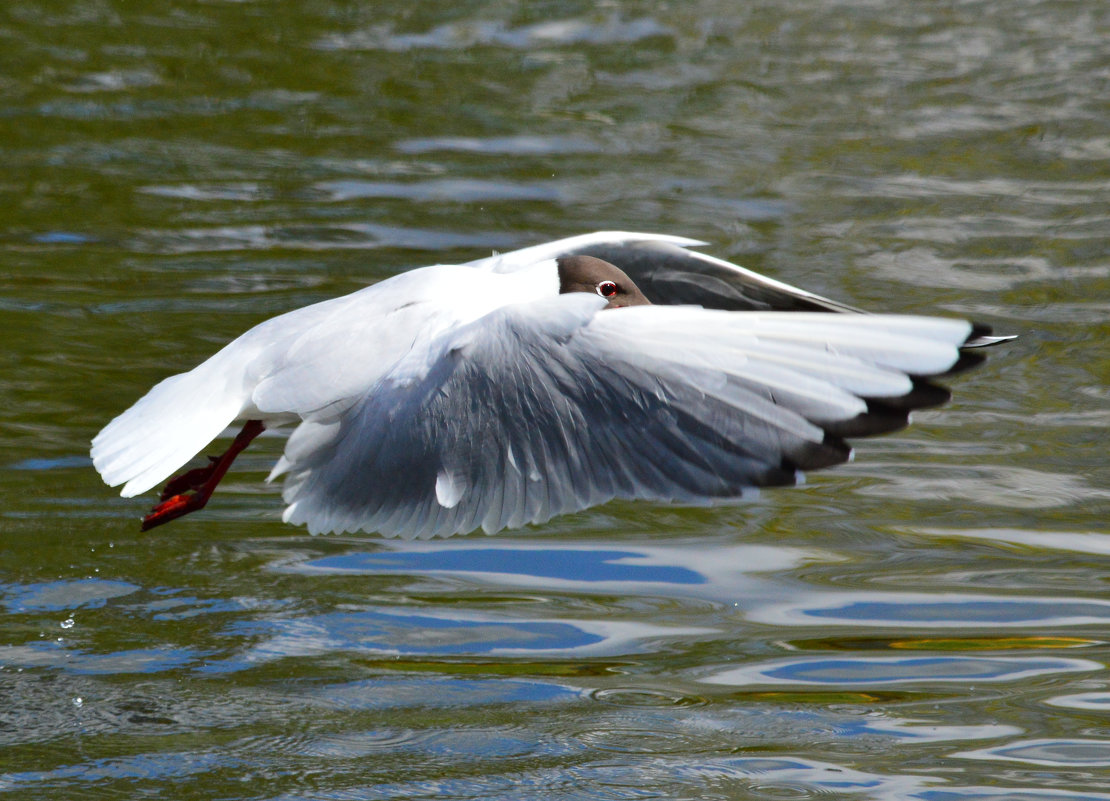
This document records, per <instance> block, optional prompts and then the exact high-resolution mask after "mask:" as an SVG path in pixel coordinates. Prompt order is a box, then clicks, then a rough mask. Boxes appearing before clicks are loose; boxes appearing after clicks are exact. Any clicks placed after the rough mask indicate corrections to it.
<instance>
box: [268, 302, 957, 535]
mask: <svg viewBox="0 0 1110 801" xmlns="http://www.w3.org/2000/svg"><path fill="white" fill-rule="evenodd" d="M603 306H604V301H603V300H602V299H600V298H596V297H593V296H590V295H587V294H567V295H562V296H559V297H558V298H555V299H552V300H546V301H542V302H531V303H522V304H516V305H512V306H507V307H504V308H502V309H499V310H497V311H495V312H493V313H491V314H489V315H487V316H486V317H483V318H482V319H480V320H478V321H476V322H474V323H472V324H470V325H467V326H463V327H461V328H459V329H457V330H456V331H455V332H453V333H451V334H448V335H444V336H442V337H440V338H438V339H437V340H435V341H434V342H433V343H430V345H429V346H428V347H427V348H425V349H423V350H420V351H415V352H414V353H413V354H411V355H410V356H409V357H408V358H407V359H405V360H404V361H403V362H402V363H400V364H398V366H397V368H396V369H395V370H394V371H393V372H391V373H390V374H389V375H388V376H386V377H385V378H384V379H383V380H381V381H380V382H379V383H378V384H377V385H376V386H375V387H373V388H372V389H371V390H370V392H369V393H368V394H366V395H365V396H364V397H362V398H361V399H360V400H359V401H358V402H357V403H355V404H354V405H353V406H352V407H350V408H349V409H347V410H345V411H343V412H342V413H341V414H339V415H338V416H336V417H334V418H331V419H323V418H322V419H319V420H314V419H311V418H310V419H309V420H308V421H307V422H306V423H305V424H303V426H302V428H301V429H298V431H296V432H294V434H293V436H292V437H291V438H290V441H289V444H288V446H287V449H286V454H285V459H284V460H283V467H284V468H287V469H288V473H289V475H288V478H287V481H286V485H285V492H284V495H285V500H286V502H287V503H288V508H287V509H286V512H285V519H286V520H287V521H289V522H293V523H304V524H307V525H308V526H309V528H310V530H312V531H313V532H339V531H356V530H365V531H378V532H381V533H383V534H386V535H391V536H394V535H399V536H406V537H412V536H419V537H428V536H437V535H438V536H446V535H450V534H454V533H460V532H467V531H472V530H474V529H476V528H483V529H485V530H486V531H487V532H493V531H497V530H500V529H502V528H504V527H506V526H520V525H523V524H525V523H530V522H533V523H534V522H542V521H544V520H547V519H549V518H551V517H553V516H555V515H557V514H561V513H565V512H570V511H576V510H579V509H584V508H586V507H588V506H592V505H594V504H598V503H602V502H604V501H607V500H609V499H612V498H640V499H652V500H675V501H680V502H686V503H711V502H714V501H719V500H722V499H730V498H735V497H737V496H739V495H741V494H742V493H743V491H744V489H745V488H749V487H753V486H764V485H771V484H785V483H793V481H794V480H795V479H796V475H797V471H798V470H804V469H815V468H819V467H825V466H828V465H831V464H836V463H839V462H842V461H844V460H846V459H847V458H848V456H849V455H850V449H849V448H848V446H847V445H846V444H845V443H844V442H843V441H842V440H841V439H840V438H839V437H838V436H836V434H835V433H830V432H833V431H836V430H837V426H844V425H847V424H848V423H849V422H850V421H853V420H856V419H859V418H861V417H865V416H866V415H867V414H868V410H869V401H867V400H864V398H897V397H899V396H902V395H906V394H907V393H910V392H912V391H913V388H914V380H913V379H911V378H910V377H909V375H908V374H914V375H928V374H933V373H940V372H943V371H944V370H945V369H947V368H948V367H949V366H951V364H952V363H953V362H954V361H955V360H956V359H957V357H958V353H957V348H958V347H959V345H960V344H961V343H962V342H963V340H964V339H965V338H966V337H967V335H968V331H969V330H970V326H969V325H968V324H967V323H964V322H962V321H958V320H937V319H934V318H909V317H879V316H864V315H837V314H825V315H822V314H812V315H793V314H767V315H759V314H735V313H727V312H717V311H707V310H703V309H698V308H687V307H666V308H663V307H637V308H627V309H616V310H608V311H605V312H604V313H602V312H601V309H602V307H603Z"/></svg>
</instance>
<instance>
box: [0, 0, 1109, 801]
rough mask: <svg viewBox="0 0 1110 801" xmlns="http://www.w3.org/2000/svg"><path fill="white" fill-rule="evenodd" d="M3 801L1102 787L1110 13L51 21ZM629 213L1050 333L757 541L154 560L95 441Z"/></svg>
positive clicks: (335, 12) (10, 625) (574, 8)
mask: <svg viewBox="0 0 1110 801" xmlns="http://www.w3.org/2000/svg"><path fill="white" fill-rule="evenodd" d="M0 36H2V37H3V39H2V40H3V42H4V50H3V52H4V54H5V56H6V59H5V61H4V63H5V69H4V70H3V71H0V73H2V74H0V100H2V102H0V155H2V156H3V158H2V159H0V207H2V208H3V210H4V213H3V215H2V216H0V263H2V265H3V267H2V268H0V330H3V332H4V335H5V347H4V348H3V349H0V436H2V437H3V444H4V455H3V458H2V459H0V498H3V503H2V504H0V535H2V537H3V560H2V561H0V631H2V633H3V636H2V637H0V744H2V745H3V748H2V749H0V796H3V797H4V798H16V799H22V798H27V799H39V798H51V799H66V798H81V799H86V798H89V797H105V798H128V799H132V798H142V797H159V798H163V797H173V798H180V799H191V798H197V799H212V798H252V799H253V798H257V799H283V801H284V800H286V799H288V800H289V801H292V799H308V798H312V799H364V798H398V799H401V798H404V799H412V798H437V799H440V798H483V799H489V798H494V799H497V798H504V799H517V798H553V799H573V798H584V799H585V798H588V799H604V798H650V797H662V798H697V799H707V798H722V799H733V798H771V797H774V798H782V797H802V798H805V797H815V796H825V795H828V796H833V797H838V798H868V799H872V798H873V799H891V800H892V801H893V800H898V801H901V800H902V799H920V801H969V800H972V799H983V800H984V801H986V800H987V799H1007V800H1008V801H1009V800H1011V799H1028V801H1048V799H1061V798H1066V799H1071V800H1072V801H1078V800H1080V799H1101V801H1110V790H1108V789H1107V788H1108V787H1110V784H1108V782H1107V776H1108V775H1110V773H1108V771H1107V767H1108V763H1110V745H1108V742H1110V729H1108V727H1107V723H1106V720H1107V719H1106V715H1107V712H1108V711H1110V689H1108V684H1107V677H1106V664H1107V662H1108V660H1110V648H1108V646H1107V641H1108V637H1107V631H1108V623H1110V620H1108V617H1110V599H1108V597H1107V592H1106V588H1107V586H1108V581H1110V563H1108V562H1107V558H1108V556H1110V531H1108V530H1107V525H1106V519H1107V517H1108V514H1110V503H1108V498H1110V495H1108V493H1110V463H1108V460H1107V456H1106V439H1107V430H1108V428H1110V390H1108V389H1107V387H1110V358H1108V351H1107V348H1106V344H1105V343H1106V342H1107V339H1108V336H1110V329H1108V326H1107V320H1108V319H1110V318H1108V311H1110V302H1108V301H1107V298H1110V257H1108V254H1110V238H1108V235H1107V231H1108V230H1110V227H1108V222H1110V201H1108V198H1110V194H1108V189H1110V167H1108V166H1107V165H1108V164H1110V136H1108V135H1107V126H1106V122H1107V106H1106V102H1105V97H1106V78H1107V71H1106V52H1107V51H1106V42H1107V41H1108V37H1110V16H1108V11H1107V10H1106V9H1104V8H1103V6H1102V5H1100V4H1098V3H1089V2H1078V1H1077V2H1051V3H1050V2H1047V0H1029V2H1023V3H1017V4H1015V3H1001V2H997V1H996V0H970V1H969V2H963V3H959V4H946V5H943V6H940V5H929V4H920V3H912V2H901V1H900V0H895V1H894V2H888V3H884V4H882V6H881V8H880V7H878V6H876V5H875V4H874V3H871V2H863V1H862V0H861V1H860V2H855V1H854V0H845V2H836V3H812V2H799V1H798V0H781V2H771V3H764V4H755V5H752V4H746V5H740V4H736V3H732V2H723V1H720V0H697V1H696V2H692V3H685V4H678V5H673V4H672V5H670V6H667V5H660V4H658V3H649V2H637V1H636V0H621V2H617V3H615V4H609V5H606V6H604V7H603V8H596V7H595V4H589V3H577V2H557V3H554V4H552V3H547V4H538V5H537V4H532V5H529V4H503V3H502V4H498V3H481V2H473V3H462V4H459V3H441V2H430V3H420V4H411V3H410V4H385V5H382V4H369V5H368V4H364V5H361V6H360V5H358V4H349V3H348V4H344V3H338V2H333V0H311V2H307V3H300V4H288V3H287V4H280V3H277V4H259V3H200V4H180V3H167V2H157V1H156V2H153V3H145V4H142V5H141V7H140V6H138V5H135V4H127V3H122V2H116V1H115V0H107V2H75V3H69V2H59V1H56V0H41V1H36V2H30V1H29V0H19V2H14V3H9V4H7V5H6V6H5V9H4V12H3V14H2V15H0ZM598 228H609V229H625V230H658V231H664V232H668V233H675V234H682V235H686V236H690V237H695V238H699V239H703V240H705V241H707V242H710V243H711V249H712V252H713V253H715V254H717V255H721V256H725V257H728V258H732V259H734V260H736V261H739V262H741V263H744V264H746V265H747V266H749V267H752V268H754V269H758V270H762V271H765V272H768V273H770V274H772V275H774V276H775V277H777V278H781V279H783V280H786V281H790V282H794V283H799V284H802V285H804V286H806V287H808V288H810V289H813V290H814V291H817V292H820V293H822V294H827V295H831V296H833V297H836V298H839V299H842V300H845V301H847V302H850V303H853V304H855V305H859V306H864V307H868V308H875V309H888V310H891V311H900V312H907V313H928V312H937V313H943V314H953V315H962V316H970V317H975V318H978V319H982V320H984V321H986V322H989V323H992V324H994V325H995V326H996V327H997V328H999V329H1003V330H1005V331H1007V332H1012V333H1017V334H1020V335H1021V338H1020V339H1019V340H1018V341H1017V342H1016V343H1014V344H1013V345H1011V346H1008V347H1007V348H1005V349H1003V350H1002V351H1001V352H999V353H996V354H994V356H993V358H992V359H991V360H990V361H989V362H988V364H987V365H986V366H985V367H984V368H981V369H979V370H978V371H976V372H974V373H971V374H968V375H966V376H962V377H959V378H957V379H955V380H954V381H953V387H954V390H955V400H954V402H953V403H952V404H950V405H949V406H947V407H946V408H943V409H940V410H936V411H929V412H923V413H920V414H918V415H916V416H915V420H914V426H913V427H911V428H910V429H908V430H907V431H905V432H901V433H898V434H895V435H892V436H889V437H885V438H883V439H880V440H876V441H873V442H866V443H862V444H861V445H860V447H859V449H858V451H857V457H856V460H855V462H854V463H853V464H850V465H846V466H844V467H842V468H839V469H837V470H836V471H831V472H829V473H827V474H818V475H813V476H810V477H809V479H808V484H807V485H806V486H804V487H801V488H798V489H795V490H788V491H781V492H778V491H772V492H766V493H764V494H763V495H762V496H761V497H759V498H758V499H755V500H752V501H750V502H747V503H744V504H740V505H736V506H725V507H720V508H716V509H673V508H667V507H663V506H654V505H651V504H623V503H614V504H609V505H607V506H605V507H602V508H600V509H594V510H591V511H588V512H585V513H582V514H578V515H572V516H568V517H565V518H560V519H557V520H554V521H551V522H550V523H549V524H546V525H545V526H541V527H535V528H530V529H525V530H523V531H519V532H512V533H510V534H508V535H506V536H500V537H496V538H485V537H482V536H476V537H467V538H457V539H453V540H448V541H436V542H420V543H404V542H392V541H381V540H379V539H377V538H374V537H370V536H367V537H344V538H339V537H336V538H312V537H308V536H306V535H304V533H303V532H301V531H298V530H295V529H290V528H288V527H284V526H282V525H281V524H280V523H279V522H278V519H277V516H278V510H279V500H278V495H277V489H276V488H275V487H272V486H267V485H265V484H263V483H262V481H261V479H262V477H263V476H264V475H265V472H266V470H268V467H269V464H270V463H271V462H272V459H273V458H274V457H275V456H276V454H277V453H278V452H279V450H280V447H281V440H280V438H276V437H271V438H265V439H263V440H261V441H260V442H258V443H257V445H258V447H257V449H255V448H253V447H252V452H249V453H248V454H246V456H245V458H244V459H243V460H242V463H241V465H237V470H236V472H235V473H233V475H232V476H230V477H229V480H228V482H227V485H226V488H224V491H223V492H222V495H218V496H217V498H216V499H215V500H214V501H213V503H212V504H211V506H210V508H209V509H207V510H206V511H205V512H204V514H203V515H197V516H195V518H194V519H188V520H184V521H179V522H178V523H175V524H174V525H173V526H170V527H167V528H166V529H163V530H161V531H160V532H159V533H158V534H157V535H155V536H150V535H140V534H139V533H138V532H137V530H136V520H137V518H138V516H139V515H141V514H142V513H143V512H144V511H145V510H146V508H147V506H148V505H149V501H150V499H149V498H147V499H131V500H125V499H120V498H118V497H116V496H115V495H114V494H113V493H112V492H111V491H110V490H108V489H107V488H105V487H103V486H102V485H101V484H100V483H99V481H98V480H97V479H96V477H95V476H94V475H93V473H92V470H91V468H90V466H89V462H88V457H87V444H88V439H89V438H90V437H91V436H92V434H94V433H95V432H96V431H97V430H98V428H99V427H100V426H101V425H103V424H104V422H105V421H106V420H108V419H109V418H110V417H111V416H112V415H114V414H116V413H118V412H119V411H120V410H121V409H123V408H124V407H125V406H126V405H127V404H129V403H130V402H131V401H133V400H134V399H135V398H137V397H138V396H139V395H140V394H141V393H142V391H143V390H144V389H145V388H146V387H148V386H149V385H150V384H151V383H153V382H154V381H155V380H157V379H159V378H161V377H164V376H165V375H167V374H168V373H171V372H173V371H176V370H181V369H185V368H188V367H190V366H192V365H193V364H195V363H196V362H197V361H198V360H200V359H201V358H203V357H204V356H205V355H207V354H209V353H211V352H212V351H213V350H215V349H216V348H217V347H219V345H221V344H222V343H223V342H225V341H227V340H228V339H229V338H230V337H232V336H234V335H236V334H238V333H239V332H241V331H242V330H244V329H245V328H246V327H248V326H250V325H251V324H253V323H255V322H258V321H259V320H261V319H264V318H265V317H267V316H270V315H273V314H276V313H278V312H280V311H284V310H287V309H290V308H294V307H296V306H300V305H303V304H306V303H309V302H312V301H316V300H321V299H324V298H327V297H332V296H335V295H338V294H341V293H343V292H347V291H351V290H353V289H355V288H357V287H360V286H363V285H365V284H366V283H368V282H372V281H375V280H380V279H381V278H384V277H386V276H388V275H391V274H393V273H395V272H397V271H398V270H401V269H405V268H408V267H411V266H414V265H421V264H427V263H432V262H450V261H462V260H468V259H472V258H475V257H477V256H481V255H484V254H487V253H489V252H492V251H496V250H505V249H509V248H512V247H518V246H524V245H528V244H532V243H535V242H537V241H541V240H545V239H551V238H554V237H557V236H563V235H570V234H575V233H581V232H584V231H588V230H594V229H598Z"/></svg>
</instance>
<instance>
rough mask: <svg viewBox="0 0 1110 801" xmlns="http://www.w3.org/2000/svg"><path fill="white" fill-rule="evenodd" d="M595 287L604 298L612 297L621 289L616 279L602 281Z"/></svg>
mask: <svg viewBox="0 0 1110 801" xmlns="http://www.w3.org/2000/svg"><path fill="white" fill-rule="evenodd" d="M594 289H595V290H596V291H597V294H599V295H601V297H603V298H611V297H613V295H615V294H617V292H619V291H620V287H619V286H617V284H616V282H615V281H602V282H600V283H599V284H598V285H597V286H596V287H594Z"/></svg>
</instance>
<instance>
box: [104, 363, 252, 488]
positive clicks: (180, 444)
mask: <svg viewBox="0 0 1110 801" xmlns="http://www.w3.org/2000/svg"><path fill="white" fill-rule="evenodd" d="M216 361H217V360H216V359H210V360H209V361H207V362H205V363H204V364H202V365H200V366H199V367H197V368H196V369H194V370H191V371H189V372H187V373H181V374H180V375H175V376H170V377H169V378H167V379H165V380H164V381H162V382H160V383H158V384H156V385H155V386H154V388H153V389H151V390H150V392H148V393H147V394H146V395H144V396H143V397H142V398H140V399H139V401H137V402H136V403H135V405H134V406H132V407H131V408H130V409H128V410H127V411H125V412H124V413H123V414H121V415H120V416H119V417H117V418H115V419H114V420H112V422H110V423H108V425H106V426H105V427H104V429H103V430H102V431H101V432H100V433H99V434H97V435H96V437H95V438H94V439H93V441H92V459H93V465H94V466H95V467H96V469H97V471H98V472H99V473H100V475H101V477H102V478H103V479H104V481H105V482H106V483H107V484H108V485H110V486H113V487H114V486H116V485H118V484H125V486H124V488H123V490H122V491H121V492H120V494H121V495H123V496H124V497H127V498H130V497H131V496H133V495H139V494H141V493H143V492H146V491H147V490H149V489H151V488H152V487H155V486H157V485H158V484H161V483H162V482H163V481H164V480H165V479H167V478H169V477H170V476H171V475H172V474H173V472H174V471H175V470H177V469H178V468H179V467H181V466H182V465H184V464H185V463H186V462H188V461H189V460H190V459H191V458H192V457H193V456H195V455H196V454H197V453H198V452H199V451H200V450H201V449H202V448H204V446H206V445H207V444H208V443H209V442H211V441H212V440H213V439H215V438H216V437H218V436H219V435H220V432H221V431H223V430H224V429H225V428H226V427H227V426H228V425H229V424H230V423H231V422H232V421H234V420H235V419H236V417H238V416H239V413H240V412H241V411H242V407H243V399H242V397H241V394H242V393H236V392H229V391H228V378H227V376H222V375H220V371H219V368H218V367H217V369H212V368H213V362H216ZM220 366H222V365H220ZM125 482H126V483H125Z"/></svg>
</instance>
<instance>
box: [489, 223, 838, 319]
mask: <svg viewBox="0 0 1110 801" xmlns="http://www.w3.org/2000/svg"><path fill="white" fill-rule="evenodd" d="M704 244H706V243H705V242H699V241H698V240H696V239H687V238H685V237H678V236H668V235H666V234H643V233H633V232H630V231H597V232H595V233H592V234H583V235H580V236H573V237H568V238H566V239H559V240H556V241H555V242H548V243H546V244H543V245H536V246H534V247H530V248H524V249H522V250H515V251H512V252H511V253H505V254H502V255H498V256H493V257H490V258H488V259H482V260H480V261H477V262H472V264H473V265H474V266H482V267H486V268H487V269H493V270H495V271H499V272H509V271H512V270H515V269H519V268H521V267H524V266H526V265H527V264H528V263H529V262H530V261H531V260H534V259H540V258H544V259H553V258H559V257H561V256H574V255H582V256H593V257H595V258H598V259H603V260H604V261H607V262H609V263H610V264H615V265H616V266H617V267H620V268H621V269H622V270H624V271H625V272H626V273H627V274H628V276H629V277H630V278H631V279H632V280H633V281H635V282H636V285H637V286H638V287H639V288H640V290H641V291H642V292H643V293H644V294H645V295H646V296H647V298H648V300H650V301H651V302H652V303H656V304H665V305H683V304H693V305H697V306H704V307H705V308H707V309H726V310H728V311H827V312H858V311H859V309H856V308H853V307H852V306H848V305H846V304H844V303H839V302H837V301H835V300H830V299H829V298H824V297H821V296H820V295H816V294H814V293H812V292H807V291H806V290H804V289H799V288H798V287H796V286H791V285H790V284H786V283H783V282H782V281H776V280H774V279H773V278H768V277H766V276H764V275H760V274H759V273H757V272H753V271H752V270H748V269H745V268H744V267H741V266H739V265H738V264H733V263H732V262H728V261H724V260H723V259H718V258H715V257H713V256H708V255H706V254H705V253H699V252H697V251H694V250H688V248H690V247H697V246H699V245H704Z"/></svg>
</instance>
